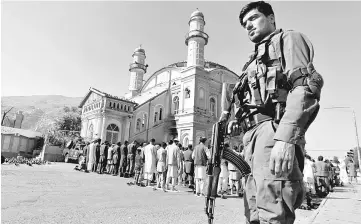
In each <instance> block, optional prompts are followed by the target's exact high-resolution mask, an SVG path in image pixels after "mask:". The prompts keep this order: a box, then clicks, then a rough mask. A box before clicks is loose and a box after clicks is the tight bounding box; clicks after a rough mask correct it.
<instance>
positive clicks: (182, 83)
mask: <svg viewBox="0 0 361 224" xmlns="http://www.w3.org/2000/svg"><path fill="white" fill-rule="evenodd" d="M204 26H205V20H204V16H203V14H202V13H201V12H200V11H198V10H197V11H195V12H193V13H192V15H191V17H190V20H189V32H188V34H187V35H186V37H185V44H186V45H187V46H188V55H187V60H186V61H180V62H176V63H173V64H171V65H168V66H166V67H164V68H160V69H159V70H158V71H156V72H154V74H152V75H151V76H150V77H149V78H148V79H147V80H146V81H145V82H143V77H144V74H145V73H146V72H147V67H148V65H147V64H146V63H145V59H146V54H145V50H144V49H143V48H142V47H138V48H136V49H135V51H134V53H133V62H132V63H131V64H130V67H129V72H130V84H129V92H128V93H127V94H126V95H125V97H124V98H117V97H113V96H110V95H109V94H107V93H104V92H101V91H99V90H96V89H94V88H90V89H89V92H88V94H87V95H86V96H85V98H84V99H83V101H82V102H81V104H80V105H79V107H81V108H82V131H81V136H82V137H85V138H88V139H93V138H101V139H102V141H105V140H108V141H110V142H112V143H115V142H118V141H122V142H123V141H124V140H130V141H132V140H139V141H148V140H150V139H151V138H155V139H156V141H157V142H161V141H167V140H169V139H173V138H175V137H178V138H179V140H180V142H181V143H182V144H183V145H187V144H189V143H193V144H198V140H199V138H200V137H207V138H208V139H210V137H211V134H212V125H213V124H214V123H215V122H216V121H217V118H218V117H219V115H220V113H221V109H220V103H221V92H222V83H225V82H227V83H235V82H237V80H238V75H237V74H236V73H234V72H233V71H231V70H229V69H228V68H226V67H225V66H222V65H220V64H217V63H214V62H210V61H206V60H205V59H204V48H205V45H207V43H208V35H207V34H206V33H205V32H204ZM168 35H169V34H168Z"/></svg>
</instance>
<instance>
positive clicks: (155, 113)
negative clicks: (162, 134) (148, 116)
mask: <svg viewBox="0 0 361 224" xmlns="http://www.w3.org/2000/svg"><path fill="white" fill-rule="evenodd" d="M157 119H158V112H157V111H156V112H154V123H157Z"/></svg>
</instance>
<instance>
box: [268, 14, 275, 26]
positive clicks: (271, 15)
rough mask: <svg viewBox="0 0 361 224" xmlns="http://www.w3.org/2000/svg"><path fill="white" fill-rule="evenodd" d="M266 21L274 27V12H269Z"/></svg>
mask: <svg viewBox="0 0 361 224" xmlns="http://www.w3.org/2000/svg"><path fill="white" fill-rule="evenodd" d="M267 19H268V21H269V22H270V23H271V24H273V25H274V26H275V27H276V19H275V15H274V14H270V15H268V16H267Z"/></svg>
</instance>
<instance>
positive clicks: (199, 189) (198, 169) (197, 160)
mask: <svg viewBox="0 0 361 224" xmlns="http://www.w3.org/2000/svg"><path fill="white" fill-rule="evenodd" d="M206 141H207V139H206V138H200V140H199V145H197V146H196V147H195V148H194V151H193V154H192V159H193V160H194V166H195V169H194V174H195V175H194V178H195V182H196V195H197V196H198V197H199V196H201V195H204V181H205V178H206V166H207V154H206V151H207V147H206V146H205V145H204V143H205V142H206Z"/></svg>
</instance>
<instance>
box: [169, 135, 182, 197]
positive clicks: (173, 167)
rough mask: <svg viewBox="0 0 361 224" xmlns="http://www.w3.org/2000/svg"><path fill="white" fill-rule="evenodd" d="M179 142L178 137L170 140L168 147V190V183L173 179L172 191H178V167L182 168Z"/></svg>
mask: <svg viewBox="0 0 361 224" xmlns="http://www.w3.org/2000/svg"><path fill="white" fill-rule="evenodd" d="M177 143H178V139H174V140H169V142H168V146H167V148H166V151H167V157H166V164H167V165H168V172H167V190H169V188H168V183H169V182H170V180H172V191H176V189H175V184H176V179H177V178H178V169H179V168H180V155H179V154H180V152H179V148H178V146H177Z"/></svg>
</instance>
